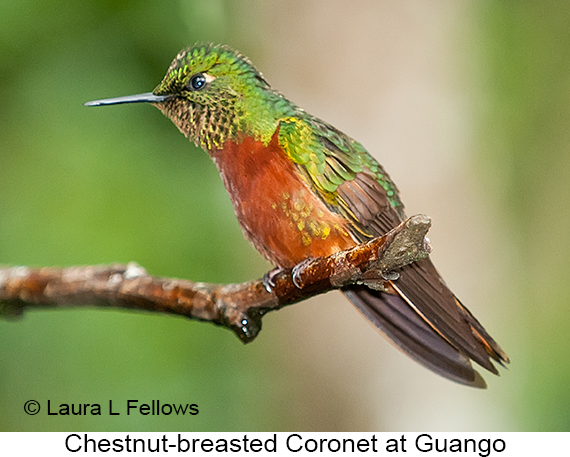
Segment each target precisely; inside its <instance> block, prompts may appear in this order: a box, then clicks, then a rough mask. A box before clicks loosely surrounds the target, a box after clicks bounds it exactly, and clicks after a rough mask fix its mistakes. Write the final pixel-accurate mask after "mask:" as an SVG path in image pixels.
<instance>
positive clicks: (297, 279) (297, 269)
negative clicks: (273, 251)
mask: <svg viewBox="0 0 570 457" xmlns="http://www.w3.org/2000/svg"><path fill="white" fill-rule="evenodd" d="M314 260H315V259H314V258H313V257H309V258H307V259H305V260H303V261H302V262H300V263H298V264H297V265H295V266H294V267H293V270H291V278H292V279H293V284H295V286H297V289H302V288H303V286H304V282H303V279H302V278H301V275H302V274H303V272H304V271H305V270H306V269H307V268H308V267H309V265H311V263H313V261H314Z"/></svg>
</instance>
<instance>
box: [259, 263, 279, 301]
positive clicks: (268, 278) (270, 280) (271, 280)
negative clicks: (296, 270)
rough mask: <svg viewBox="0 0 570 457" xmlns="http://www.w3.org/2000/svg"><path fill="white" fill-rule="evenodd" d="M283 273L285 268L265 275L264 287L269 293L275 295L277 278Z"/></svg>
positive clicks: (276, 269) (275, 269) (277, 268)
mask: <svg viewBox="0 0 570 457" xmlns="http://www.w3.org/2000/svg"><path fill="white" fill-rule="evenodd" d="M282 271H283V268H281V267H276V268H274V269H273V270H271V271H268V272H267V273H265V274H264V275H263V280H262V282H263V287H265V290H266V291H267V292H268V293H270V294H271V293H273V288H274V287H275V277H276V276H277V275H278V274H279V273H281V272H282Z"/></svg>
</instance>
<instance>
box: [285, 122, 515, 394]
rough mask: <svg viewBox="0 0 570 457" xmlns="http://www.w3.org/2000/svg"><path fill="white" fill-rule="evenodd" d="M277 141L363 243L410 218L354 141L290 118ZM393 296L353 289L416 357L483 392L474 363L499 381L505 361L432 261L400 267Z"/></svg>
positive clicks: (369, 313)
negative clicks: (498, 377)
mask: <svg viewBox="0 0 570 457" xmlns="http://www.w3.org/2000/svg"><path fill="white" fill-rule="evenodd" d="M279 142H280V145H281V146H282V148H283V149H284V150H285V151H286V153H287V154H288V155H289V156H290V158H291V159H292V160H293V161H294V162H295V163H296V164H298V166H299V169H300V171H301V172H302V174H303V175H304V176H305V179H307V180H309V181H310V183H311V184H312V185H313V186H314V188H315V189H316V191H317V193H318V194H319V196H320V197H321V199H322V200H323V201H324V202H325V203H326V204H327V205H328V206H329V208H331V209H332V210H334V211H336V212H338V213H339V214H342V215H343V216H344V217H345V218H346V219H347V220H348V221H349V222H350V224H351V225H350V227H351V231H352V234H353V237H354V238H355V240H357V241H359V242H362V241H365V240H366V239H369V238H370V237H374V236H380V235H383V234H385V233H387V232H388V231H390V230H391V229H393V228H394V227H396V226H397V225H398V224H399V223H400V222H401V220H402V219H403V218H404V217H405V215H404V211H403V205H402V203H401V201H400V199H399V195H398V190H397V188H396V186H395V185H394V184H393V182H392V181H391V180H390V178H389V176H388V175H387V174H386V172H385V171H384V170H383V168H382V167H381V166H380V165H379V164H378V163H377V162H376V161H375V160H374V159H373V158H372V157H371V156H370V155H369V154H368V153H367V152H366V150H365V149H364V148H363V147H362V146H361V145H360V144H359V143H357V142H356V141H354V140H352V139H351V138H349V137H348V136H346V135H345V134H343V133H342V132H340V131H338V130H337V129H335V128H334V127H332V126H330V125H329V124H326V123H325V122H323V121H320V120H319V119H316V118H310V119H299V118H287V119H283V120H282V121H281V123H280V129H279ZM399 273H400V277H399V278H398V279H397V280H396V281H393V282H392V285H391V286H392V287H391V290H390V291H389V292H379V291H376V290H372V289H369V288H366V287H351V288H350V289H347V290H346V291H344V292H345V294H346V295H347V296H348V298H349V299H350V300H351V301H352V302H353V303H354V304H355V305H356V306H357V308H358V309H359V310H360V311H361V312H362V313H363V314H364V315H365V316H366V317H367V318H368V319H369V320H370V321H371V322H372V323H374V324H375V325H376V326H377V327H378V328H380V329H381V330H382V331H383V332H384V333H386V335H388V337H389V338H391V339H392V340H393V341H394V342H395V343H396V344H397V345H398V346H399V347H401V348H402V349H403V350H404V351H405V352H407V353H408V354H409V355H410V356H411V357H412V358H414V359H416V360H417V361H418V362H420V363H422V364H423V365H425V366H427V367H428V368H430V369H432V370H433V371H435V372H437V373H439V374H440V375H443V376H445V377H448V378H449V379H452V380H454V381H457V382H461V383H464V384H468V385H473V386H478V387H483V386H484V381H483V380H482V378H481V377H480V376H479V375H478V374H477V372H476V371H475V370H474V369H473V368H472V367H471V364H470V362H469V358H471V359H473V360H474V361H476V362H477V363H478V364H480V365H481V366H482V367H484V368H486V369H487V370H489V371H491V372H493V373H495V374H497V369H496V368H495V367H494V365H493V364H492V363H491V361H490V358H492V359H494V360H496V361H498V362H499V363H503V362H508V358H507V356H506V354H505V353H504V352H503V351H502V350H501V348H500V347H499V346H498V345H497V344H496V343H495V341H493V339H492V338H491V337H490V336H489V335H488V334H487V332H486V331H485V329H484V328H483V327H482V326H481V324H480V323H479V322H478V321H477V320H476V319H475V318H474V317H473V315H472V314H471V313H470V312H469V311H468V310H467V309H466V308H465V307H464V306H463V305H462V304H461V303H460V302H459V301H458V300H457V299H456V298H455V296H454V295H453V293H452V292H451V291H450V290H449V289H448V288H447V286H446V285H445V283H444V282H443V280H442V279H441V277H440V276H439V274H438V272H437V270H436V269H435V267H434V266H433V264H432V263H431V260H429V258H428V259H423V260H421V261H418V262H414V263H413V264H411V265H408V266H406V267H404V268H402V269H401V270H400V271H399Z"/></svg>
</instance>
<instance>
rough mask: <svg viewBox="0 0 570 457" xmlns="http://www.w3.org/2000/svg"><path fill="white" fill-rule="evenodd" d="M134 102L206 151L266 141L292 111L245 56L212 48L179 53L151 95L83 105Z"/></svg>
mask: <svg viewBox="0 0 570 457" xmlns="http://www.w3.org/2000/svg"><path fill="white" fill-rule="evenodd" d="M136 102H147V103H152V104H154V105H155V106H156V107H157V108H159V109H160V110H161V111H162V112H163V113H164V114H165V115H166V116H167V117H168V118H170V119H171V120H172V122H173V123H174V124H175V125H176V126H177V127H178V129H179V130H180V131H181V132H182V133H183V134H184V135H186V136H187V137H188V138H190V139H191V140H192V141H194V142H195V143H196V144H197V145H198V146H201V147H202V148H203V149H205V150H212V149H214V148H220V147H222V146H223V144H224V142H225V141H226V140H228V139H237V137H238V135H239V134H240V133H241V134H244V135H248V136H252V137H254V138H256V139H259V140H261V141H263V142H269V141H270V139H271V136H272V135H273V133H274V132H275V130H276V128H277V125H278V119H279V118H281V117H282V116H283V115H286V114H289V115H290V114H292V113H294V112H295V111H296V110H297V108H296V107H295V106H294V105H292V104H291V103H290V102H288V101H287V100H286V99H285V98H284V97H283V96H282V95H281V94H279V93H278V92H276V91H274V90H273V89H271V87H270V86H269V84H268V83H267V81H265V79H264V78H263V76H262V75H261V73H260V72H259V71H257V69H256V68H255V67H254V66H253V65H252V63H251V62H250V61H249V60H248V59H247V58H246V57H244V56H242V55H240V54H239V53H238V52H236V51H234V50H233V49H231V48H229V47H227V46H221V45H214V44H198V45H195V46H193V47H190V48H186V49H183V50H182V51H180V52H179V53H178V55H177V56H176V58H175V59H174V60H173V61H172V63H171V64H170V67H169V68H168V71H167V72H166V75H165V76H164V78H163V80H162V81H161V82H160V84H159V85H158V86H157V87H156V88H155V89H154V91H153V92H152V93H146V94H140V95H134V96H128V97H117V98H112V99H106V100H97V101H94V102H89V103H86V105H88V106H98V105H109V104H119V103H136Z"/></svg>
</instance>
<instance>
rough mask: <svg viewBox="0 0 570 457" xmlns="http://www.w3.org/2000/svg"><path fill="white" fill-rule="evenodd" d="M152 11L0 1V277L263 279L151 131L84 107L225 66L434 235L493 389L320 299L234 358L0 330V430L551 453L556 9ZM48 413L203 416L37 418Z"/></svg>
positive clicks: (236, 346)
mask: <svg viewBox="0 0 570 457" xmlns="http://www.w3.org/2000/svg"><path fill="white" fill-rule="evenodd" d="M157 5H158V3H157V2H154V1H148V0H147V1H132V0H131V1H122V2H121V1H115V0H113V1H111V0H99V1H96V0H86V1H82V2H71V1H56V0H43V1H39V0H22V1H20V2H13V1H8V0H0V263H3V264H10V265H30V266H50V265H60V266H69V265H82V264H97V263H112V262H128V261H131V260H135V261H137V262H139V263H140V264H142V265H143V266H145V267H146V268H147V269H148V271H149V272H150V273H152V274H156V275H162V276H175V277H183V278H188V279H192V280H195V281H208V282H223V283H227V282H240V281H244V280H249V279H253V278H257V277H260V276H261V275H262V274H263V273H264V272H265V271H266V270H267V269H268V268H269V265H268V264H266V263H265V261H263V260H262V259H261V258H260V256H259V255H258V254H257V253H256V252H255V251H254V250H253V249H252V248H251V247H250V246H249V245H248V243H247V242H246V241H244V240H243V238H242V235H241V232H240V230H239V227H238V225H237V222H236V221H235V217H234V214H233V210H232V208H231V205H230V202H229V199H228V197H227V195H226V192H225V189H224V188H223V185H222V183H221V180H220V178H219V176H218V174H217V171H216V170H215V167H214V166H213V164H212V163H211V162H210V159H209V158H208V157H207V155H206V154H204V153H203V152H202V151H199V150H197V149H196V148H195V147H194V146H193V145H191V144H189V143H188V141H187V140H186V139H185V138H184V137H183V136H182V135H180V134H179V132H178V131H177V130H176V129H175V127H174V126H172V125H171V123H170V122H169V121H168V120H167V119H166V118H164V117H163V116H162V115H161V114H160V113H159V112H158V111H157V110H156V109H154V108H153V107H151V106H140V105H139V106H134V105H133V106H118V107H109V108H98V109H95V108H91V109H87V108H84V107H83V106H82V103H83V102H85V101H88V100H92V99H97V98H104V97H111V96H117V95H127V94H132V93H139V92H145V91H149V90H152V89H153V88H154V87H155V85H156V84H157V83H158V82H159V81H160V79H161V78H162V76H163V73H164V72H165V70H166V68H167V67H168V65H169V63H170V61H171V59H172V58H173V57H174V55H175V54H176V53H177V52H178V51H179V50H180V49H181V48H182V47H184V46H186V45H188V44H192V43H193V42H195V41H217V42H225V43H228V44H230V45H231V46H232V47H234V48H237V49H239V50H240V51H241V52H243V53H244V54H246V55H248V56H249V57H250V58H251V59H252V61H253V62H255V64H256V65H257V67H258V68H259V69H261V71H263V72H264V75H265V76H266V78H267V79H268V80H269V81H270V82H271V83H272V84H273V86H274V87H276V88H277V89H279V90H281V91H283V92H284V93H285V94H286V95H287V96H288V97H289V98H290V99H292V100H293V101H295V102H297V103H298V104H299V105H301V106H303V107H304V108H305V109H307V110H308V111H309V112H311V113H313V114H316V115H318V116H320V117H322V118H324V119H326V120H327V121H329V122H331V123H333V124H334V125H335V126H336V127H338V128H340V129H341V130H343V131H345V132H346V133H348V134H349V135H351V136H353V137H355V138H357V139H358V140H360V141H361V142H362V143H363V144H364V145H365V146H366V147H367V148H368V149H369V150H370V151H371V152H372V153H373V154H374V155H375V156H376V157H377V158H378V159H379V160H380V161H381V162H382V163H383V164H384V165H385V166H386V168H387V169H388V170H389V171H390V173H391V175H392V177H393V178H394V180H395V181H396V182H397V183H398V184H399V187H400V189H401V192H402V194H403V198H404V201H405V202H406V204H407V208H408V213H410V214H411V213H419V212H421V213H426V214H429V215H430V216H432V218H433V221H434V225H433V229H432V231H431V232H430V238H431V240H432V244H433V247H434V253H433V258H434V261H435V262H436V264H437V265H438V268H439V269H440V271H441V272H442V274H443V276H444V277H445V278H446V280H447V282H448V283H449V284H450V285H451V286H452V288H453V289H454V291H455V292H456V293H457V295H458V296H460V297H461V299H462V301H463V302H464V303H465V304H467V306H468V307H469V308H470V309H471V310H472V311H473V312H474V314H475V315H476V316H477V317H478V318H479V319H480V320H481V321H482V322H483V323H484V325H485V326H486V327H487V329H488V330H489V331H490V332H491V333H492V335H493V336H494V337H495V338H496V339H497V340H498V341H499V342H500V343H501V345H502V346H503V347H504V349H505V350H506V351H507V352H508V353H509V355H510V357H511V359H512V364H511V366H510V367H509V369H508V370H502V376H501V377H500V378H496V377H493V376H492V375H489V376H485V377H486V379H487V380H488V383H489V389H488V390H486V391H477V390H473V389H468V388H465V387H462V386H458V385H455V384H453V383H450V382H448V381H446V380H444V379H441V378H439V377H437V376H435V375H432V374H431V373H429V372H428V371H427V370H425V369H423V368H422V367H420V366H418V365H417V364H415V363H414V362H411V361H410V360H408V359H407V358H406V357H405V356H403V355H402V354H400V353H399V352H398V351H396V350H394V349H393V348H392V347H391V346H390V345H389V344H387V343H386V342H385V341H384V340H383V339H382V338H381V337H380V336H379V335H378V334H377V333H376V331H375V330H374V329H373V328H372V327H371V326H370V325H368V324H367V323H366V322H365V321H364V320H363V319H362V318H361V317H360V316H359V315H358V313H357V312H355V310H354V309H353V308H352V307H351V306H350V304H349V303H348V302H347V301H346V300H345V299H344V298H342V297H341V296H340V294H337V293H332V294H327V295H325V296H323V297H319V298H317V299H313V300H311V301H308V302H305V303H303V304H300V305H296V306H294V307H291V308H289V309H285V310H282V311H280V312H279V313H276V314H273V315H269V316H267V317H266V318H265V321H264V331H263V332H262V333H261V335H260V337H259V338H258V339H257V341H255V342H254V343H253V344H251V345H248V346H244V345H242V344H241V343H240V342H239V341H238V340H237V339H236V338H235V336H233V335H232V334H231V333H230V332H228V331H226V330H224V329H220V328H216V327H214V326H212V325H209V324H205V323H197V322H192V321H187V320H185V319H181V318H176V317H169V316H158V315H149V314H143V313H134V312H124V311H115V310H73V311H48V312H30V313H27V314H26V315H25V316H24V318H23V319H21V320H18V321H16V322H6V321H3V322H0V430H3V431H23V430H29V431H64V430H76V431H82V430H85V431H159V430H185V431H242V430H243V431H245V430H252V431H270V430H307V431H309V430H310V431H336V430H338V431H359V430H360V431H365V430H386V431H391V430H426V429H427V430H471V431H484V430H495V431H520V430H545V431H558V430H569V429H570V389H569V388H568V386H569V385H570V365H569V363H568V355H567V354H568V346H569V337H568V333H569V331H570V321H569V320H568V312H567V308H568V301H569V295H570V280H569V279H570V271H569V270H570V261H569V260H568V256H569V243H568V242H567V241H566V240H567V238H568V236H567V234H566V230H567V227H568V226H569V221H568V219H569V215H570V211H569V210H568V208H569V207H570V189H569V187H570V179H569V176H570V153H569V152H570V151H569V147H568V145H569V144H570V138H569V135H570V129H569V128H568V124H569V117H570V108H569V107H570V104H569V98H570V78H569V75H570V68H568V67H569V65H570V52H569V50H570V28H569V27H568V24H569V23H570V8H569V7H568V4H567V3H566V2H548V3H546V4H545V3H544V2H538V1H535V2H492V1H481V2H456V1H455V0H439V1H434V2H422V1H421V0H415V1H386V2H376V1H374V0H357V1H353V2H340V1H333V2H331V1H327V2H325V1H315V0H309V1H285V2H283V1H277V0H271V1H261V0H246V1H243V0H240V1H237V0H236V1H230V0H209V1H207V2H206V1H193V0H179V1H165V2H160V6H157ZM29 399H36V400H38V401H40V403H41V404H42V406H43V407H44V410H43V411H42V412H41V413H40V414H39V415H37V416H27V415H26V414H25V413H24V411H23V405H24V403H25V401H26V400H29ZM48 399H50V400H51V402H52V404H53V403H55V404H59V403H101V404H107V403H108V401H109V400H113V402H114V403H115V404H124V403H125V402H126V400H128V399H138V400H139V401H140V402H150V401H151V400H153V399H154V400H160V401H161V402H163V403H167V402H170V403H181V402H182V403H187V402H188V403H197V404H198V405H199V410H200V413H199V414H198V415H197V416H186V417H175V416H174V417H165V416H158V417H156V416H155V417H152V416H138V415H134V416H127V415H125V414H123V415H121V416H113V417H109V416H106V415H104V416H100V417H99V416H94V417H92V416H71V417H64V416H47V415H46V411H45V404H46V402H47V400H48Z"/></svg>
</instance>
